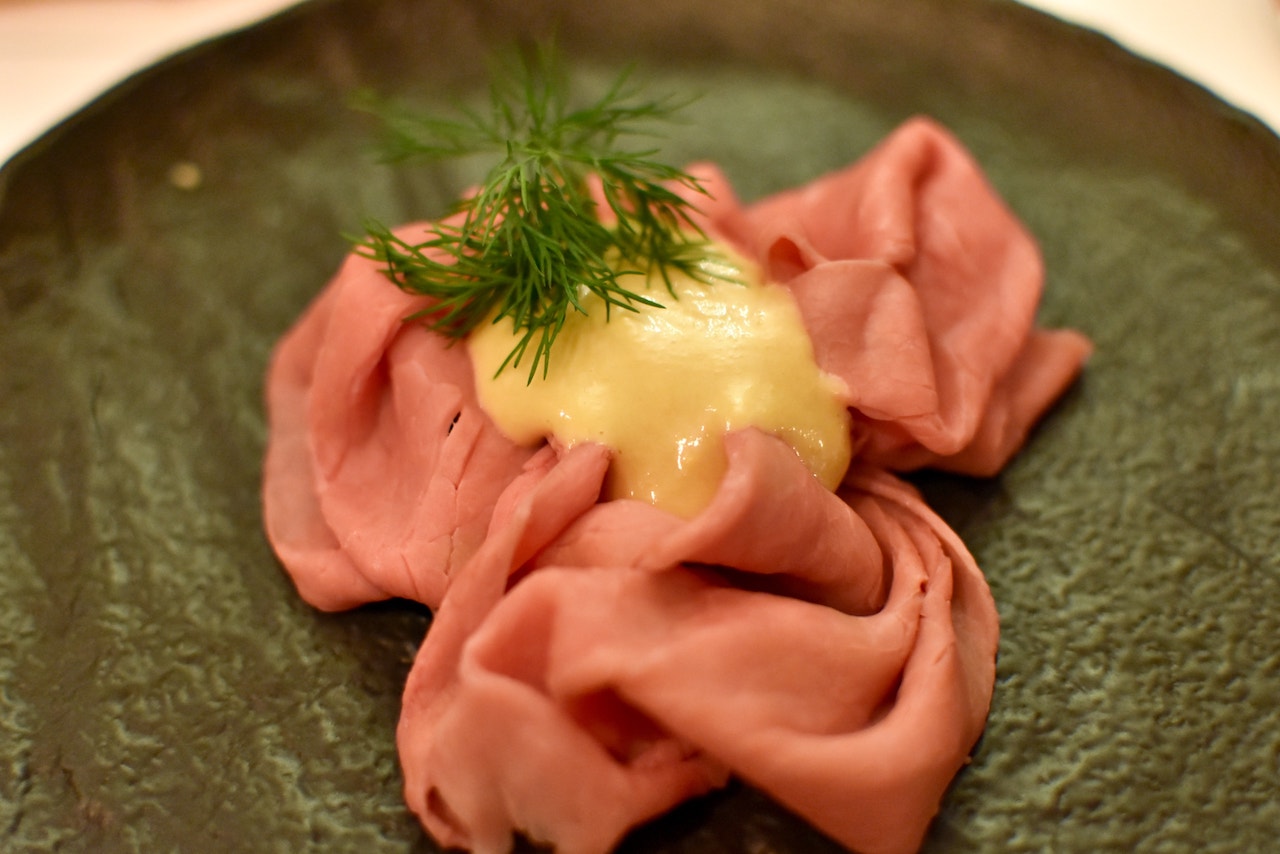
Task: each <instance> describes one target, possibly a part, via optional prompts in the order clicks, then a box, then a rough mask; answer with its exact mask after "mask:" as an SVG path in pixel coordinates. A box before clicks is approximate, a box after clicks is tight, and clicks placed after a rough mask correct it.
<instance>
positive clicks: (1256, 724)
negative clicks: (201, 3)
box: [0, 0, 1280, 852]
mask: <svg viewBox="0 0 1280 854" xmlns="http://www.w3.org/2000/svg"><path fill="white" fill-rule="evenodd" d="M552 10H554V11H552ZM552 29H554V30H555V31H556V33H557V35H558V40H559V42H560V44H561V46H562V48H563V49H564V51H565V52H566V54H567V55H568V56H569V57H570V58H571V61H572V65H573V69H574V71H575V74H577V75H578V77H579V78H580V79H581V80H582V81H583V82H584V84H585V85H593V84H596V83H599V82H600V81H602V80H604V79H606V78H607V77H608V76H611V75H612V74H613V73H614V71H615V70H616V69H617V68H618V67H619V65H620V64H621V63H623V62H629V61H631V60H637V61H639V62H640V63H641V64H642V66H643V67H644V68H646V69H647V70H648V72H649V73H650V74H651V76H652V77H654V78H656V79H657V81H658V83H659V84H660V86H662V87H665V88H668V89H672V88H675V89H678V90H681V91H684V90H690V89H691V90H693V91H696V92H700V93H702V95H703V97H702V99H701V101H699V102H698V104H697V106H696V107H695V108H694V109H693V110H692V111H691V112H690V113H689V119H690V121H689V123H688V124H687V125H683V126H681V127H678V128H677V129H676V130H675V133H674V135H673V137H672V139H671V144H670V146H669V148H668V150H667V153H668V154H669V155H670V156H671V157H672V158H673V159H676V160H683V159H685V158H711V159H715V160H718V161H720V162H721V163H722V164H723V165H724V167H725V168H726V170H727V172H728V173H729V175H730V177H731V178H732V179H733V180H734V181H735V183H736V184H737V186H738V188H739V190H740V192H741V194H742V195H743V196H745V197H747V198H753V197H756V196H758V195H760V194H763V193H766V192H769V191H772V190H776V189H780V188H783V187H786V186H790V185H793V184H795V183H798V182H801V181H805V180H807V179H809V178H811V177H813V176H814V175H816V174H817V173H819V172H821V171H823V170H826V169H830V168H834V167H837V166H841V165H844V164H845V163H847V162H848V161H850V160H852V159H854V158H856V157H858V156H859V155H860V154H862V153H863V152H864V151H865V150H866V149H867V148H868V147H869V146H870V145H872V144H873V143H874V142H875V141H877V140H878V139H880V138H881V137H882V136H883V135H884V134H885V133H886V132H888V131H889V130H890V129H891V128H892V127H893V126H895V125H896V124H897V123H898V122H899V121H901V120H902V119H903V118H905V117H907V116H909V115H911V114H913V113H918V112H924V113H929V114H932V115H934V116H935V117H937V118H938V119H940V120H941V121H943V122H944V123H946V124H947V125H949V126H950V127H951V128H952V129H953V130H954V131H955V132H956V133H957V134H958V135H959V136H960V137H961V139H962V140H963V141H964V142H965V143H966V144H967V145H968V146H969V147H970V148H971V149H972V151H973V152H974V153H975V154H976V155H977V157H978V159H979V160H980V161H981V162H982V164H983V166H984V168H985V169H986V170H987V171H988V173H989V174H990V176H991V177H992V179H993V180H994V182H995V183H996V184H997V186H998V187H999V188H1000V190H1001V191H1002V193H1003V194H1004V195H1005V196H1006V197H1007V198H1008V200H1009V201H1010V203H1011V204H1012V205H1013V207H1014V208H1015V209H1016V210H1017V211H1018V212H1019V214H1020V215H1021V216H1022V217H1023V218H1024V219H1025V220H1026V222H1027V223H1028V224H1029V225H1030V227H1031V228H1032V230H1033V231H1034V232H1035V233H1036V235H1037V236H1038V237H1039V238H1040V239H1041V241H1042V244H1043V248H1044V252H1045V255H1046V257H1047V260H1048V266H1049V270H1050V275H1049V288H1048V294H1047V297H1046V301H1045V305H1044V310H1043V318H1044V320H1045V321H1046V322H1048V323H1051V324H1062V325H1073V326H1077V327H1080V328H1082V329H1084V330H1085V331H1086V332H1088V333H1089V334H1090V335H1091V336H1093V337H1094V339H1095V341H1096V343H1097V355H1096V356H1095V358H1094V359H1093V361H1092V363H1091V364H1090V365H1089V367H1088V369H1087V375H1086V377H1085V378H1084V380H1083V381H1082V382H1081V383H1080V384H1079V385H1078V386H1077V387H1076V388H1075V389H1073V391H1072V392H1071V394H1070V395H1069V396H1068V398H1067V399H1066V400H1064V401H1063V403H1062V404H1061V405H1060V406H1059V407H1058V408H1057V409H1056V410H1055V411H1054V412H1053V413H1052V415H1051V417H1050V418H1049V419H1048V420H1047V421H1046V422H1045V423H1044V425H1043V426H1042V427H1041V429H1039V430H1038V431H1037V433H1036V434H1035V436H1034V437H1033V440H1032V442H1031V444H1030V446H1029V447H1028V448H1027V450H1026V451H1025V452H1024V453H1023V454H1022V455H1021V456H1020V457H1019V458H1018V459H1017V460H1016V461H1015V462H1014V464H1013V465H1012V466H1011V467H1010V468H1009V469H1008V470H1007V471H1006V472H1005V473H1004V474H1002V475H1001V476H1000V477H998V478H995V479H993V480H990V481H971V480H964V479H959V478H950V477H940V476H922V477H920V478H919V479H918V480H919V482H920V483H921V485H922V486H923V487H924V488H925V489H926V491H927V492H928V494H929V496H930V497H931V498H932V499H933V500H934V501H935V502H936V503H937V505H938V506H939V507H940V509H941V510H942V511H943V512H944V515H946V516H947V517H948V518H949V519H950V520H951V521H952V523H953V524H954V525H955V526H956V527H957V528H958V530H959V531H960V533H961V535H962V536H964V537H965V539H966V540H967V542H968V543H969V544H970V546H971V548H972V549H973V550H974V552H975V554H976V555H977V557H978V559H979V562H980V563H981V564H982V566H983V567H984V569H985V570H986V572H987V575H988V577H989V579H990V582H991V585H992V587H993V590H994V592H995V596H996V600H997V602H998V604H999V606H1000V610H1001V613H1002V618H1003V626H1004V634H1003V638H1002V646H1001V657H1000V663H999V674H998V683H997V687H996V695H995V702H994V708H993V711H992V715H991V719H990V723H989V726H988V729H987V733H986V735H985V737H984V739H983V741H982V742H981V744H980V746H979V749H978V752H977V754H976V757H975V760H974V763H973V764H972V765H971V766H970V767H969V768H968V769H966V770H965V771H964V772H963V773H962V774H961V775H960V777H959V778H958V780H957V781H956V784H955V785H954V787H953V789H952V791H951V793H950V794H949V796H948V799H947V801H946V803H945V805H944V809H943V812H942V814H941V816H940V817H939V819H938V821H937V822H936V825H935V827H934V830H933V832H932V834H931V836H930V839H929V842H928V846H927V847H928V848H929V849H930V850H934V851H949V850H1003V851H1042V850H1105V849H1112V848H1132V847H1134V846H1135V845H1139V844H1140V843H1144V842H1145V843H1147V844H1148V845H1149V846H1150V849H1149V850H1166V851H1175V850H1179V851H1180V850H1263V849H1265V848H1267V847H1269V846H1270V845H1271V844H1273V842H1274V839H1275V838H1276V836H1277V834H1280V802H1278V801H1277V800H1276V798H1275V793H1276V792H1277V791H1280V705H1278V704H1277V702H1276V701H1277V698H1280V641H1278V640H1277V638H1280V508H1278V507H1277V503H1278V502H1277V491H1278V487H1277V484H1278V483H1280V430H1278V429H1277V425H1280V140H1277V139H1276V137H1275V136H1274V135H1272V134H1270V133H1269V132H1267V131H1266V130H1264V129H1263V128H1262V127H1261V126H1260V125H1258V124H1257V123H1255V122H1253V121H1251V120H1249V119H1247V118H1246V117H1244V116H1242V115H1240V114H1238V113H1236V112H1234V111H1232V110H1230V109H1228V108H1226V107H1224V106H1222V105H1221V104H1220V103H1219V102H1217V101H1215V100H1214V99H1212V98H1211V97H1210V96H1208V95H1207V94H1205V93H1204V92H1203V91H1201V90H1199V89H1198V88H1196V87H1194V86H1192V85H1190V84H1188V83H1186V82H1184V81H1182V80H1179V79H1177V78H1176V77H1174V76H1173V75H1172V74H1169V73H1167V72H1165V71H1163V70H1161V69H1159V68H1156V67H1154V66H1151V65H1149V64H1146V63H1143V62H1140V61H1138V60H1135V59H1134V58H1132V57H1130V56H1128V55H1127V54H1125V53H1123V52H1122V51H1120V50H1119V49H1117V48H1116V47H1115V46H1114V45H1112V44H1111V43H1109V42H1107V41H1105V40H1103V39H1101V38H1099V37H1096V36H1093V35H1090V34H1088V33H1085V32H1082V31H1079V30H1076V29H1073V28H1071V27H1068V26H1066V25H1063V24H1061V23H1058V22H1056V21H1052V20H1050V19H1047V18H1044V17H1042V16H1040V15H1037V14H1035V13H1032V12H1029V11H1027V10H1026V9H1024V8H1022V7H1018V6H1015V5H1013V4H1011V3H1007V2H994V0H899V2H890V0H857V2H855V0H849V2H843V3H823V2H818V0H813V2H800V0H773V2H768V1H767V0H709V2H702V3H697V4H689V3H684V2H675V0H671V2H667V0H614V1H613V2H609V3H604V4H597V3H588V2H585V0H582V2H573V3H552V2H550V0H545V1H544V2H515V0H511V2H509V3H504V2H498V0H484V2H475V1H474V0H471V2H467V1H466V0H437V2H430V3H428V2H411V0H373V1H372V2H371V1H370V0H359V2H357V0H332V2H325V1H324V0H322V1H321V2H316V3H313V4H309V5H306V6H303V7H301V8H299V9H297V10H295V11H293V12H291V13H289V14H286V15H284V16H282V17H280V18H278V19H275V20H273V21H269V22H267V23H265V24H263V25H261V26H259V27H256V28H255V29H253V30H251V31H249V32H247V33H242V34H238V35H236V36H233V37H229V38H226V39H223V40H219V41H216V42H213V43H211V44H209V45H205V46H203V47H200V48H198V49H196V50H193V51H191V52H188V53H187V54H184V55H183V56H181V57H178V58H176V59H175V60H172V61H170V62H167V63H165V64H164V65H162V66H160V67H158V68H156V69H153V70H152V71H150V72H147V73H144V74H142V75H140V76H138V77H137V78H135V79H133V80H131V81H129V82H128V83H126V84H125V85H123V86H121V87H120V88H118V89H117V90H115V91H113V92H112V93H110V94H109V95H108V96H106V97H104V98H102V99H101V100H100V101H99V102H97V103H96V104H95V105H94V106H93V107H92V108H90V109H89V110H87V111H86V112H84V113H83V114H81V115H79V116H78V117H76V118H75V119H74V120H72V121H70V122H69V123H67V124H66V125H64V126H63V127H61V128H59V129H57V130H56V131H55V132H54V133H52V134H50V135H49V136H48V137H47V138H45V139H44V140H42V141H41V142H40V143H39V144H37V145H36V146H35V147H33V148H32V149H30V150H28V151H27V152H25V153H24V154H23V155H21V156H20V157H19V158H18V159H17V160H15V161H14V162H12V163H11V164H10V165H9V166H8V167H7V168H6V169H5V170H4V172H3V173H0V848H2V849H4V850H6V851H25V850H32V851H36V850H39V851H44V850H52V849H54V848H58V847H59V846H61V848H59V850H67V851H100V852H125V851H168V850H175V851H178V850H181V851H188V850H192V851H193V850H234V851H242V852H256V851H299V850H324V851H346V850H359V851H430V850H433V848H432V846H431V844H430V842H429V841H427V840H426V839H425V838H424V837H423V835H422V833H421V832H420V831H419V830H418V828H417V826H416V825H415V824H414V822H413V821H412V820H411V819H410V818H408V817H407V816H406V814H405V811H404V808H403V802H402V800H401V796H400V791H399V785H400V782H399V772H398V768H397V765H396V759H395V753H394V745H393V729H394V725H395V720H396V715H397V710H398V704H399V690H400V687H401V685H402V682H403V679H404V676H405V673H406V670H407V667H408V662H409V660H410V657H411V655H412V653H413V650H414V648H415V646H416V644H417V642H418V641H419V640H420V638H421V634H422V632H423V630H424V628H425V627H426V626H427V623H428V620H429V617H428V615H427V614H425V613H423V612H422V611H420V610H416V609H414V608H410V607H406V606H403V605H400V604H396V603H393V604H388V605H383V606H379V607H372V608H366V609H363V610H361V611H359V612H355V613H350V614H338V615H322V614H318V613H316V612H314V611H312V610H311V609H309V608H308V607H306V606H305V605H303V604H302V603H301V602H300V601H299V600H298V599H297V597H296V595H295V594H294V592H293V590H292V588H291V587H290V585H289V584H288V582H287V580H286V579H285V578H284V576H283V574H282V573H281V572H280V571H279V568H278V567H277V565H276V563H275V561H274V560H273V558H272V555H271V552H270V550H269V548H268V547H267V545H266V543H265V541H264V539H263V536H262V534H261V524H260V517H259V506H258V493H257V489H258V474H259V463H260V455H261V452H262V447H263V439H264V427H263V412H262V405H261V390H262V372H263V369H264V366H265V362H266V358H267V354H268V351H269V348H270V347H271V345H272V343H273V341H274V340H275V338H276V337H277V336H278V335H279V334H280V333H281V332H282V331H283V330H284V328H285V327H286V326H287V325H288V324H289V323H290V322H291V321H292V320H293V318H294V317H295V316H296V315H297V314H298V312H299V311H300V310H301V309H302V307H303V306H304V304H305V303H306V301H307V300H308V299H309V298H310V297H311V296H312V295H314V294H315V293H316V291H317V290H318V289H319V287H320V286H321V285H322V284H323V282H324V281H325V280H326V279H327V277H328V276H329V274H330V273H331V272H332V271H333V269H334V268H335V266H336V265H337V263H338V261H339V258H340V256H341V255H342V253H343V251H344V243H343V241H342V239H341V237H340V235H341V234H342V233H343V232H347V231H350V230H352V229H354V228H356V227H357V226H358V224H359V222H360V220H361V218H362V217H363V216H364V215H366V214H374V215H377V216H379V217H381V218H383V219H385V220H388V221H398V220H401V219H406V218H410V217H422V216H428V215H434V214H436V213H439V212H440V210H441V207H442V205H443V203H444V202H445V200H446V199H447V198H448V197H449V196H450V195H452V194H453V193H454V192H456V191H457V190H458V189H459V188H460V186H461V185H462V182H463V181H464V180H465V177H466V176H465V175H463V174H460V173H453V172H449V171H444V170H419V171H408V170H391V169H388V168H386V167H383V166H380V165H378V164H376V163H375V162H374V160H373V159H372V158H371V157H370V156H369V151H368V147H369V143H370V140H371V136H370V130H371V129H370V128H369V126H368V125H367V124H365V123H364V122H363V121H362V120H361V119H359V118H358V117H357V116H356V115H355V114H353V113H352V112H351V111H350V110H348V109H347V107H346V106H345V104H346V100H347V98H348V96H349V94H350V93H351V92H352V91H353V90H354V89H356V88H358V87H362V86H370V87H373V88H375V89H377V90H379V91H381V92H384V93H388V94H402V95H404V96H406V97H409V98H413V99H418V100H423V101H431V100H433V99H438V98H441V97H443V96H446V95H460V96H463V97H466V96H468V95H469V94H470V93H473V92H474V91H475V90H476V87H477V86H478V85H479V84H480V82H481V81H482V79H483V77H484V67H483V63H482V62H481V60H480V57H481V55H482V54H484V53H485V52H487V51H488V50H490V49H492V48H495V47H502V46H504V45H506V44H508V43H509V42H510V41H511V39H512V37H513V35H514V34H526V35H527V34H537V33H546V32H549V31H550V30H552ZM625 847H626V848H627V850H630V851H637V852H639V851H690V852H692V851H699V852H703V851H712V852H714V851H725V852H729V851H778V852H786V851H814V852H818V851H831V850H833V849H832V846H830V844H829V843H827V842H826V841H825V840H823V839H822V838H820V837H819V836H818V835H817V834H815V833H813V832H812V831H809V830H807V829H806V828H805V827H804V825H803V824H801V823H799V822H798V821H796V820H795V819H794V818H791V817H790V816H788V815H787V814H786V813H784V812H783V811H781V810H779V809H777V808H775V807H773V806H772V805H770V804H769V803H768V802H767V800H765V799H764V798H762V797H761V796H759V795H758V794H756V793H753V792H751V791H749V790H746V789H745V788H743V787H734V788H732V789H731V790H730V791H728V792H726V793H723V794H719V795H716V796H713V797H709V798H706V799H703V800H701V801H698V802H696V803H693V804H689V805H686V806H685V807H683V808H681V809H679V810H677V811H676V812H675V813H674V814H672V815H670V816H668V817H666V818H664V819H662V820H660V821H658V822H656V823H655V824H654V825H652V826H649V827H646V828H643V829H641V830H640V831H639V832H638V833H637V834H635V835H634V837H633V838H632V839H630V840H629V841H628V842H627V844H626V846H625Z"/></svg>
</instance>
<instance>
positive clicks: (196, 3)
mask: <svg viewBox="0 0 1280 854" xmlns="http://www.w3.org/2000/svg"><path fill="white" fill-rule="evenodd" d="M296 1H297V0H0V163H3V162H4V161H6V160H8V159H9V158H10V157H11V156H12V155H13V154H14V153H15V152H17V151H18V150H20V149H21V148H22V147H23V146H25V145H27V144H29V143H30V142H31V141H32V140H34V139H36V138H37V137H38V136H39V135H40V134H41V133H43V132H44V131H45V130H46V129H47V128H49V127H50V126H52V125H54V124H56V123H57V122H58V121H59V120H60V119H61V118H63V117H64V116H66V115H68V114H69V113H71V112H74V111H75V110H76V109H77V108H79V107H80V106H81V105H83V104H84V103H86V102H88V101H89V100H91V99H92V98H93V97H94V96H96V95H97V94H99V93H100V92H101V91H102V90H103V89H105V88H107V87H109V86H110V85H112V84H113V83H114V82H116V81H118V80H120V79H121V78H123V77H126V76H127V75H128V74H130V73H131V72H133V71H134V70H136V69H139V68H142V67H145V66H147V65H149V64H151V63H153V62H155V61H157V60H159V59H162V58H163V57H165V56H166V55H168V54H170V53H172V52H174V51H176V50H180V49H181V48H182V47H184V46H186V45H189V44H191V43H193V42H196V41H199V40H200V39H202V38H205V37H207V36H209V35H211V34H215V33H218V32H222V31H225V30H230V29H234V28H237V27H241V26H245V25H247V24H249V23H252V22H253V21H255V20H257V19H259V18H261V17H263V16H266V15H270V14H272V13H274V12H277V11H279V10H280V9H282V8H284V7H286V6H289V5H292V4H293V3H294V2H296ZM1024 2H1026V3H1027V4H1028V5H1030V6H1034V7H1038V8H1041V9H1043V10H1045V11H1048V12H1050V13H1053V14H1056V15H1059V16H1061V17H1063V18H1066V19H1067V20H1071V21H1075V22H1078V23H1081V24H1084V25H1085V26H1089V27H1091V28H1094V29H1097V30H1100V31H1102V32H1104V33H1106V34H1108V35H1110V36H1112V37H1113V38H1115V39H1116V40H1117V41H1120V42H1121V43H1122V44H1125V45H1126V46H1128V47H1129V48H1130V49H1132V50H1134V51H1135V52H1137V53H1140V54H1142V55H1145V56H1149V57H1151V58H1153V59H1156V60H1157V61H1160V62H1163V63H1164V64H1166V65H1169V66H1170V67H1172V68H1174V69H1175V70H1178V71H1180V72H1181V73H1183V74H1185V75H1187V76H1188V77H1191V78H1192V79H1194V80H1197V81H1198V82H1200V83H1202V84H1204V85H1206V86H1208V87H1209V88H1211V89H1213V90H1214V91H1216V92H1217V93H1218V94H1219V95H1220V96H1222V97H1223V98H1224V99H1226V100H1228V101H1229V102H1231V103H1233V104H1235V105H1237V106H1239V107H1241V108H1243V109H1245V110H1248V111H1250V112H1252V113H1253V114H1254V115H1256V116H1258V117H1260V118H1262V119H1263V120H1264V121H1266V122H1268V123H1269V124H1270V125H1271V126H1272V127H1273V128H1277V129H1280V14H1277V12H1276V3H1275V2H1273V0H1024Z"/></svg>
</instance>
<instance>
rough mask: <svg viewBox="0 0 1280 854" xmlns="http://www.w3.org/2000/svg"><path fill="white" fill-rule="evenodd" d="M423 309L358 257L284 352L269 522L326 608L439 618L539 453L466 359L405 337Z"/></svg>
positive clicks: (270, 399) (274, 421) (268, 482)
mask: <svg viewBox="0 0 1280 854" xmlns="http://www.w3.org/2000/svg"><path fill="white" fill-rule="evenodd" d="M422 231H423V229H422V228H421V227H419V226H407V227H405V228H403V229H401V230H400V233H401V234H402V235H404V236H406V238H408V237H410V236H412V235H414V234H420V233H422ZM424 305H426V303H425V302H424V300H422V299H421V298H417V297H414V296H412V295H409V294H407V293H405V292H404V291H402V290H400V289H399V288H397V287H395V286H394V285H392V284H391V283H389V282H388V281H387V279H386V277H385V276H384V275H383V274H382V272H381V271H380V269H379V268H378V267H377V265H375V264H374V263H373V262H372V261H370V260H368V259H366V258H362V257H358V256H352V257H350V258H348V259H347V261H346V262H345V263H344V265H343V266H342V268H341V269H340V270H339V271H338V272H337V274H336V275H335V276H334V278H333V280H332V281H331V283H330V285H329V286H328V288H326V289H325V290H324V291H323V292H322V293H321V294H320V296H319V297H318V298H317V299H316V300H315V301H314V302H313V303H312V305H311V306H309V307H308V309H307V311H306V313H305V314H304V315H303V316H302V317H301V318H300V319H299V320H298V322H297V323H295V324H294V326H293V328H291V329H290V330H289V332H288V333H287V334H286V335H285V336H284V337H283V338H282V339H281V340H280V342H279V343H278V344H277V345H276V349H275V351H274V353H273V356H272V361H271V366H270V369H269V372H268V376H267V388H266V395H267V413H268V418H269V424H268V426H269V430H270V434H269V441H268V443H267V453H266V460H265V464H264V472H263V516H264V520H265V524H266V529H267V535H268V537H269V538H270V540H271V543H272V545H273V546H274V548H275V550H276V553H277V555H278V556H279V557H280V559H281V562H282V563H283V564H284V566H285V568H286V569H287V570H288V572H289V574H290V575H291V577H292V578H293V581H294V583H295V584H296V585H297V587H298V590H299V591H300V593H301V595H302V597H303V598H304V599H306V600H307V601H308V602H309V603H311V604H312V605H314V606H316V607H318V608H322V609H325V610H336V609H341V608H349V607H353V606H355V605H359V604H362V603H365V602H370V601H375V600H379V599H386V598H390V597H402V598H408V599H414V600H416V601H419V602H424V603H426V604H427V605H430V606H432V607H434V606H435V605H438V604H439V602H440V599H441V598H442V597H443V595H444V590H445V587H446V586H447V584H448V580H449V575H450V573H451V572H452V571H453V569H454V568H455V567H456V566H458V565H460V564H461V563H463V562H465V561H466V560H467V559H468V558H470V556H471V555H472V554H474V553H475V551H476V550H477V549H478V548H479V547H480V543H481V542H482V541H483V539H484V536H485V532H486V531H487V529H488V526H489V520H490V516H491V514H492V513H493V509H494V505H495V504H496V502H497V499H498V496H499V495H500V494H501V493H502V491H503V490H504V489H506V488H507V486H508V484H509V483H510V482H511V481H512V480H513V479H514V478H516V477H517V476H518V475H519V474H520V472H521V471H522V469H523V467H524V465H525V462H526V461H527V460H528V459H529V458H530V456H531V455H532V454H533V453H534V450H533V449H530V448H521V447H518V446H516V445H515V444H513V443H512V442H511V441H510V440H508V439H507V438H506V437H504V436H503V435H502V434H501V433H500V432H499V431H498V429H497V428H496V427H495V426H494V425H493V422H492V421H491V420H490V419H489V417H488V416H487V415H486V414H485V413H484V411H483V410H482V409H481V408H480V406H479V404H478V403H477V402H476V399H475V392H474V386H473V381H472V377H471V364H470V361H469V360H468V358H467V356H466V352H465V349H464V348H461V347H454V346H451V345H450V342H449V341H448V339H445V338H443V337H442V336H440V335H437V334H435V333H433V332H430V331H429V330H428V329H427V328H426V327H424V326H423V325H421V324H417V323H405V318H407V317H409V316H410V315H411V314H413V313H414V312H416V311H419V310H421V309H422V308H423V307H424Z"/></svg>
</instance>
